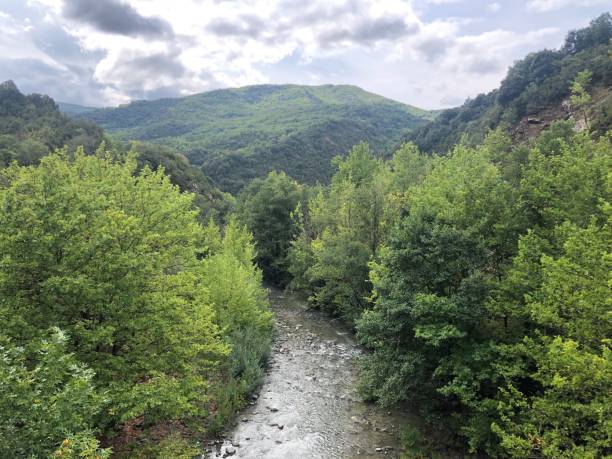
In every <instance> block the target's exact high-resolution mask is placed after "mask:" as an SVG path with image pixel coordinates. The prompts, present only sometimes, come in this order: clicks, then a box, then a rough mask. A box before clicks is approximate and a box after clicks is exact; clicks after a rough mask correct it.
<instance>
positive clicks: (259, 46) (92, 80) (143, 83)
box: [0, 0, 559, 108]
mask: <svg viewBox="0 0 612 459" xmlns="http://www.w3.org/2000/svg"><path fill="white" fill-rule="evenodd" d="M8 2H9V3H10V2H13V4H17V5H19V6H18V8H22V9H24V8H30V9H31V10H32V11H33V12H34V11H36V12H38V15H35V14H30V16H31V17H32V18H33V19H32V23H27V24H26V23H25V22H24V21H16V20H14V19H13V18H12V17H10V10H5V8H4V4H3V8H2V11H3V12H4V11H9V13H7V14H5V15H0V27H2V30H3V34H2V35H0V51H1V53H0V54H2V55H3V57H4V58H5V59H9V60H10V59H22V58H28V59H32V60H37V61H41V62H44V63H45V65H47V67H50V68H51V67H53V68H56V69H58V72H60V71H61V72H60V73H58V75H61V78H60V77H58V79H57V85H58V86H60V85H61V84H62V81H67V82H69V84H70V85H71V86H70V88H69V90H68V91H66V90H60V89H58V88H54V87H53V86H51V83H49V84H48V85H47V86H43V87H40V88H37V91H39V92H43V93H49V94H51V95H54V94H55V93H57V94H62V97H63V95H64V94H66V93H69V92H70V91H71V90H74V92H75V93H77V94H79V97H82V96H81V94H85V95H86V96H85V97H84V98H83V99H82V100H79V99H75V98H73V99H70V100H66V101H68V102H82V103H87V104H96V105H101V104H118V103H124V102H127V101H129V100H132V99H140V98H156V97H167V96H178V95H186V94H191V93H195V92H201V91H206V90H210V89H215V88H219V87H232V86H243V85H247V84H259V83H350V84H356V85H359V86H362V87H364V88H365V89H368V90H371V91H373V92H377V93H380V94H383V95H386V96H388V97H392V98H396V99H399V100H402V101H404V102H408V103H412V104H415V105H419V106H424V107H428V108H439V107H440V106H448V105H449V104H451V103H452V104H454V103H455V102H456V101H457V100H464V99H465V98H467V97H468V96H474V95H476V94H478V93H479V92H483V91H487V90H490V89H492V88H494V87H496V86H497V85H498V84H499V81H500V80H501V78H503V76H504V73H505V70H506V69H507V67H508V66H509V65H510V64H511V63H512V62H513V61H514V60H516V59H519V58H521V57H523V56H524V55H525V54H526V53H527V52H529V51H533V50H535V49H538V48H542V47H544V46H549V43H551V41H550V40H549V41H543V40H542V39H543V38H546V39H548V38H549V37H551V36H555V37H556V36H557V35H559V32H558V31H556V30H552V29H541V30H539V31H538V30H536V31H534V32H524V31H521V32H519V31H513V30H508V29H506V28H502V27H501V26H500V25H496V24H495V22H494V18H495V16H493V15H490V16H489V17H488V18H487V21H478V20H476V19H474V18H473V14H464V15H460V13H461V11H460V10H459V9H458V8H453V14H457V15H460V16H458V17H455V18H452V17H444V16H441V17H440V16H438V17H435V16H434V17H432V16H431V14H432V13H431V12H430V13H429V14H430V15H429V16H428V15H426V14H425V13H423V12H421V11H420V10H419V9H418V4H419V2H421V4H423V3H430V4H433V3H436V4H444V3H446V4H448V3H457V4H461V5H462V6H461V7H460V8H465V10H466V11H467V12H469V13H473V12H474V11H473V9H472V6H473V5H471V2H465V1H463V0H385V1H383V0H311V1H308V2H304V1H303V0H232V1H221V0H180V1H168V0H28V1H27V2H26V3H25V5H26V6H24V2H23V1H22V0H8ZM536 2H540V3H542V2H544V0H530V3H536ZM557 3H558V1H557ZM28 5H29V6H28ZM67 5H68V6H69V8H68V7H67ZM88 5H94V6H96V8H86V6H88ZM100 5H102V6H104V5H107V6H109V5H110V8H102V7H100ZM499 8H500V2H489V3H488V9H489V10H490V11H495V10H498V9H499ZM432 10H436V11H437V10H440V11H438V13H437V14H444V12H445V11H446V10H448V9H447V8H435V9H434V8H432ZM504 12H505V13H506V12H507V13H508V14H512V12H513V11H512V9H511V8H506V9H505V10H504ZM123 13H125V14H123ZM517 13H518V12H517ZM28 14H29V12H28ZM521 14H524V12H521ZM109 15H111V16H112V17H115V16H113V15H118V17H120V18H121V22H119V23H117V24H114V23H112V21H110V20H109ZM10 21H12V22H10ZM109 21H110V22H109ZM543 22H544V23H545V21H544V20H543ZM43 26H44V27H43ZM28 27H29V28H30V29H28ZM47 29H48V30H47ZM42 31H45V32H44V33H42ZM60 32H61V33H60ZM37 33H38V36H37ZM555 34H557V35H555ZM60 35H62V40H64V41H70V42H71V43H68V44H66V43H64V42H62V43H56V44H55V45H49V46H47V45H46V44H45V43H46V42H49V41H50V42H53V41H54V40H55V41H58V39H57V37H58V36H60ZM538 37H540V38H538ZM541 38H542V39H541ZM555 43H556V42H553V45H554V44H555ZM68 45H70V46H71V51H70V52H71V54H70V56H69V60H68V58H66V57H65V55H66V53H62V52H61V49H59V50H58V49H57V48H58V47H59V48H61V47H62V46H66V47H67V46H68ZM54 47H55V48H54ZM79 59H81V60H82V62H80V61H79ZM3 65H4V67H5V68H4V69H2V68H0V78H1V77H8V78H11V77H12V76H11V75H12V74H11V73H10V72H9V71H8V70H7V68H8V67H6V65H5V64H4V61H3ZM14 68H15V70H14V74H15V75H19V72H18V70H17V69H22V68H23V67H19V66H18V65H17V64H15V67H14ZM18 83H19V82H18ZM46 84H47V83H46ZM72 85H74V87H73V86H72ZM78 85H80V90H78V91H77V88H76V86H78ZM64 86H65V85H64ZM64 100H65V99H64ZM451 101H452V102H451Z"/></svg>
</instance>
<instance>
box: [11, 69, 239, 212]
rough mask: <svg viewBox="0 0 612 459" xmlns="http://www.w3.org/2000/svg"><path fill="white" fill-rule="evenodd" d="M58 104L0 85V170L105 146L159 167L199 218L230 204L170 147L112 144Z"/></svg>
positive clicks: (230, 200) (226, 209)
mask: <svg viewBox="0 0 612 459" xmlns="http://www.w3.org/2000/svg"><path fill="white" fill-rule="evenodd" d="M58 105H59V104H56V103H55V102H54V101H53V99H51V98H50V97H48V96H44V95H40V94H30V95H27V96H26V95H24V94H22V93H21V92H20V91H19V89H18V88H17V86H16V85H15V84H14V83H13V82H12V81H7V82H4V83H2V84H1V85H0V168H1V167H6V166H8V165H9V164H10V163H11V162H12V161H16V162H17V163H18V164H21V165H33V164H38V162H39V161H40V160H41V159H42V158H43V157H44V156H47V155H48V154H50V153H52V152H54V151H55V150H56V149H60V148H63V147H67V149H68V152H70V153H73V152H74V150H75V149H76V147H77V146H82V147H83V149H84V151H85V153H87V154H93V153H94V152H95V150H96V149H97V148H98V147H99V146H100V144H101V143H102V142H103V141H104V142H105V147H106V148H107V149H108V150H109V151H112V152H113V155H114V156H126V155H127V154H128V152H134V153H137V161H138V167H139V169H142V168H143V167H144V166H148V167H150V168H151V169H152V170H157V169H158V168H160V167H163V169H164V171H165V173H166V174H167V175H168V176H170V179H171V180H172V183H174V184H175V185H178V186H179V187H180V189H181V190H182V191H188V192H191V193H195V195H196V197H195V201H194V202H195V204H196V205H197V206H198V208H199V209H200V210H201V218H202V219H203V220H207V219H208V218H211V217H212V218H214V219H217V220H219V219H220V218H222V217H223V216H225V215H226V214H227V213H228V212H229V210H230V209H231V207H232V205H233V198H232V197H231V196H230V195H229V194H227V193H223V192H221V191H220V190H219V189H218V188H217V187H215V186H214V185H213V184H212V182H211V180H210V178H208V177H206V176H205V175H204V173H203V172H202V171H201V170H200V169H199V168H197V167H194V166H193V165H191V164H190V163H189V160H188V159H187V158H186V157H185V156H183V155H181V154H179V153H177V152H176V151H175V150H173V149H172V148H169V147H163V146H160V145H155V144H150V143H146V142H119V141H115V142H113V141H111V139H108V138H106V137H105V135H104V131H103V130H102V129H101V128H100V127H98V126H96V125H95V124H93V123H91V122H90V121H85V120H74V119H72V118H69V117H67V116H66V115H63V114H61V113H60V111H59V107H58Z"/></svg>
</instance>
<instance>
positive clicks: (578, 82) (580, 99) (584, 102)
mask: <svg viewBox="0 0 612 459" xmlns="http://www.w3.org/2000/svg"><path fill="white" fill-rule="evenodd" d="M592 76H593V73H592V72H591V71H590V70H583V71H582V72H579V73H578V74H577V75H576V78H574V81H572V85H571V87H570V89H571V93H572V95H571V97H570V103H571V104H572V106H573V107H574V108H575V109H576V110H579V111H580V112H582V118H583V120H584V125H585V126H586V128H587V130H590V126H589V119H588V117H587V106H588V105H589V104H590V103H591V95H590V94H589V92H588V91H587V87H588V85H589V83H590V82H591V78H592Z"/></svg>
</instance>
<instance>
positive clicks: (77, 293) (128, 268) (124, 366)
mask: <svg viewBox="0 0 612 459" xmlns="http://www.w3.org/2000/svg"><path fill="white" fill-rule="evenodd" d="M136 167H137V164H136V161H135V159H134V158H133V157H131V158H128V159H127V160H125V162H123V161H119V162H116V161H113V160H112V159H111V158H110V156H108V154H106V153H105V152H102V151H100V152H99V153H98V155H97V156H85V155H84V154H83V152H82V151H80V152H77V153H76V155H75V157H74V159H73V160H69V159H68V157H67V155H66V153H65V152H63V153H58V154H54V155H51V156H48V157H45V158H43V159H42V160H41V163H40V165H39V166H38V167H27V168H26V167H18V166H11V167H9V168H8V169H5V170H3V171H2V173H1V176H0V184H1V185H0V207H1V208H2V212H0V253H1V254H2V255H1V260H2V262H1V263H0V298H2V301H1V302H0V319H1V320H2V323H3V333H4V334H6V335H7V336H8V337H9V338H11V340H12V341H13V342H14V343H15V344H16V345H24V346H25V345H27V344H28V343H29V342H31V341H32V340H36V339H39V338H40V336H41V334H44V331H45V330H47V329H48V328H49V327H52V326H57V327H60V328H61V329H63V330H65V331H66V333H67V335H68V337H69V341H68V345H67V349H68V352H71V353H74V355H75V356H76V357H77V358H78V359H79V360H80V361H81V362H83V363H84V364H86V365H87V366H88V367H89V368H91V369H92V370H93V371H94V372H95V377H94V380H93V381H94V383H95V384H96V386H98V387H99V388H100V389H101V390H104V391H105V393H106V394H107V397H108V398H109V406H108V408H107V410H106V412H105V416H103V417H101V422H102V423H103V424H106V426H113V425H116V424H117V423H119V422H125V421H128V420H130V419H133V418H136V417H140V416H142V417H143V419H144V421H145V423H147V424H148V423H154V422H159V421H162V420H168V419H179V418H188V417H190V416H201V415H204V414H205V413H206V394H207V391H208V386H209V380H210V375H211V372H213V371H214V368H215V366H216V365H217V364H218V363H219V362H222V361H224V360H225V358H226V357H225V356H226V355H227V353H228V346H227V345H226V344H225V343H224V342H223V340H222V337H221V332H220V329H219V327H218V325H217V324H215V323H214V316H215V312H214V309H213V307H212V306H211V305H210V304H209V303H208V302H207V299H206V298H207V291H206V288H205V287H204V286H203V285H202V282H201V281H200V277H199V269H200V262H199V261H198V254H199V253H201V252H202V250H203V245H204V243H205V232H204V231H203V229H202V227H201V225H200V224H199V223H198V221H197V218H196V215H197V211H196V210H194V209H193V207H192V200H193V196H192V195H189V194H181V193H180V191H179V190H178V188H177V187H176V186H174V185H172V184H171V183H170V181H169V179H168V178H167V177H166V176H165V175H164V173H163V170H159V171H157V172H152V171H150V170H149V169H148V168H145V169H143V170H142V171H141V172H140V173H136Z"/></svg>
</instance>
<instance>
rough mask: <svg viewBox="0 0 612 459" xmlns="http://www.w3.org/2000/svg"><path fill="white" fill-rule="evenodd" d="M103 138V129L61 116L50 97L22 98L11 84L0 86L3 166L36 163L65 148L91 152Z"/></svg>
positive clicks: (0, 143) (0, 135)
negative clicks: (15, 162) (78, 147)
mask: <svg viewBox="0 0 612 459" xmlns="http://www.w3.org/2000/svg"><path fill="white" fill-rule="evenodd" d="M102 138H103V133H102V129H100V128H99V127H97V126H95V125H93V124H92V123H90V122H87V121H84V120H73V119H71V118H68V117H67V116H65V115H62V114H61V113H60V112H59V110H58V108H57V105H56V104H55V102H54V101H53V99H51V98H50V97H48V96H42V95H40V94H31V95H29V96H26V95H23V94H21V92H19V90H18V89H17V87H16V86H15V84H14V83H13V82H12V81H6V82H4V83H2V84H0V167H4V166H7V165H8V164H9V163H10V162H11V161H17V162H19V163H20V164H26V165H27V164H36V163H37V162H38V160H40V158H42V157H43V156H45V155H47V154H49V153H51V152H53V151H54V150H55V149H56V148H62V147H64V146H66V145H67V146H69V147H70V148H71V149H74V148H76V147H77V146H82V147H84V149H85V151H86V152H88V153H92V152H93V151H95V149H96V148H97V147H98V145H99V144H100V142H101V141H102Z"/></svg>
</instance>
